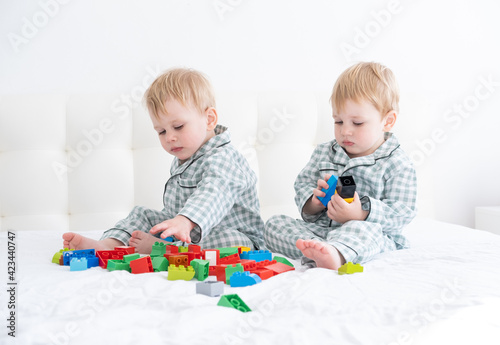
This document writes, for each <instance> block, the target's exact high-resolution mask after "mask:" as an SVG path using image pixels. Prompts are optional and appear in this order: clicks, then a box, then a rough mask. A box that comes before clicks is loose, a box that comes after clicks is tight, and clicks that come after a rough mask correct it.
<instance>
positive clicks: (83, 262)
mask: <svg viewBox="0 0 500 345" xmlns="http://www.w3.org/2000/svg"><path fill="white" fill-rule="evenodd" d="M86 269H88V266H87V258H83V257H82V258H72V259H71V262H70V263H69V270H70V271H85V270H86Z"/></svg>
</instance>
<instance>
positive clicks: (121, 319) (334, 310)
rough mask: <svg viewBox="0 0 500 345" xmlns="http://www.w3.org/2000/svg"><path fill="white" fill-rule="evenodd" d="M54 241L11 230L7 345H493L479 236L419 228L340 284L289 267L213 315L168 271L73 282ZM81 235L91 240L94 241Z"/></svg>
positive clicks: (495, 293) (497, 298)
mask: <svg viewBox="0 0 500 345" xmlns="http://www.w3.org/2000/svg"><path fill="white" fill-rule="evenodd" d="M6 234H7V233H6V232H2V233H1V240H2V243H6V242H5V240H6ZM61 234H62V232H58V231H44V232H36V231H24V232H21V231H20V232H16V241H15V242H16V247H17V281H18V286H17V288H18V294H17V308H18V309H17V312H18V316H17V317H18V319H17V320H18V324H17V332H16V340H17V344H23V345H29V344H75V345H77V344H185V343H188V344H277V343H281V344H318V343H325V342H326V343H328V344H445V343H446V344H498V342H499V340H500V236H497V235H493V234H490V233H487V232H483V231H479V230H474V229H469V228H465V227H460V226H456V225H451V224H446V223H441V222H437V221H434V220H429V219H423V218H422V219H421V218H417V219H416V220H415V221H414V222H413V223H412V224H411V225H410V226H409V227H408V228H407V235H408V237H409V238H410V239H411V241H412V248H411V249H409V250H401V251H397V252H391V253H386V254H383V255H380V256H378V257H377V258H376V259H375V260H373V261H371V262H369V263H366V264H365V265H364V272H363V273H356V274H353V275H338V274H337V272H336V271H329V270H325V269H319V268H314V269H306V268H305V267H301V266H300V264H299V263H298V262H297V261H294V264H295V265H296V268H297V269H296V271H294V272H288V273H284V274H281V275H278V276H275V277H273V278H270V279H268V280H265V281H263V282H262V283H260V284H257V285H254V286H250V287H242V288H231V287H229V286H225V291H224V293H225V294H233V293H237V294H238V295H239V296H240V297H241V298H242V299H243V301H244V302H245V303H246V304H247V305H248V306H249V307H250V308H251V309H252V312H249V313H242V312H240V311H237V310H234V309H230V308H225V307H220V306H217V302H218V301H219V298H218V297H208V296H205V295H200V294H196V291H195V287H196V283H197V281H196V280H192V281H188V282H186V281H168V280H167V279H166V276H167V274H168V273H166V272H160V273H146V274H130V273H128V272H124V271H115V272H108V271H107V270H105V269H103V268H100V267H95V268H92V269H89V270H86V271H78V272H71V271H70V270H69V267H68V266H59V265H56V264H53V263H51V262H50V261H51V258H52V255H53V254H54V253H55V252H56V251H58V249H59V248H60V247H61V243H62V242H61V239H60V237H61ZM87 234H88V235H90V236H92V237H95V238H98V237H99V235H100V231H94V232H89V233H87ZM2 259H4V258H2ZM6 303H7V302H6V301H2V303H1V305H2V307H4V306H6ZM4 334H5V330H4V331H3V334H2V336H3V335H4ZM2 343H3V341H2ZM11 343H13V342H11Z"/></svg>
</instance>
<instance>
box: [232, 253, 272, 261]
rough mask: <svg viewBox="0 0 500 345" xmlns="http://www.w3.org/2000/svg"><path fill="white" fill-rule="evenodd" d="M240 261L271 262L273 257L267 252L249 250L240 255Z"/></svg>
mask: <svg viewBox="0 0 500 345" xmlns="http://www.w3.org/2000/svg"><path fill="white" fill-rule="evenodd" d="M240 258H241V259H245V260H255V261H256V262H260V261H264V260H272V258H273V255H272V254H271V252H270V251H269V250H250V251H248V252H243V253H241V254H240Z"/></svg>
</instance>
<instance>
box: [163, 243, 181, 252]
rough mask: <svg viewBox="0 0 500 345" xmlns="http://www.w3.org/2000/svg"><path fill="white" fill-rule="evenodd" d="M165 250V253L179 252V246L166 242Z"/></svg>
mask: <svg viewBox="0 0 500 345" xmlns="http://www.w3.org/2000/svg"><path fill="white" fill-rule="evenodd" d="M165 250H166V252H167V254H177V253H179V247H177V246H174V245H173V244H167V245H166V246H165Z"/></svg>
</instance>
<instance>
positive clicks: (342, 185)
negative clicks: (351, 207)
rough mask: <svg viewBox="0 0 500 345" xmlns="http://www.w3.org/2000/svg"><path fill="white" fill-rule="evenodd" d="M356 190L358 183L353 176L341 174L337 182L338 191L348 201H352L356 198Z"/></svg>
mask: <svg viewBox="0 0 500 345" xmlns="http://www.w3.org/2000/svg"><path fill="white" fill-rule="evenodd" d="M355 191H356V183H355V182H354V177H352V176H340V177H339V179H338V183H337V193H339V195H340V196H341V197H342V199H344V200H345V201H346V202H348V203H351V202H352V201H353V200H354V192H355Z"/></svg>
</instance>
